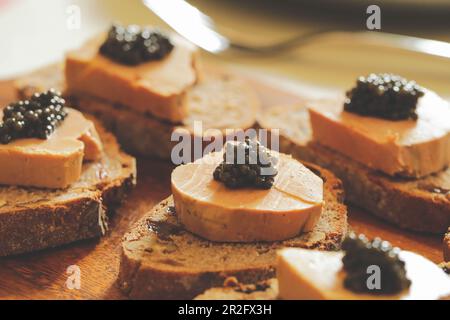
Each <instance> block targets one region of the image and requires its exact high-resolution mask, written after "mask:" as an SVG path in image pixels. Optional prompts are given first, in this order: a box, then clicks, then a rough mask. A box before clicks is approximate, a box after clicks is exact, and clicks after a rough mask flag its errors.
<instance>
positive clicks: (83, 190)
mask: <svg viewBox="0 0 450 320" xmlns="http://www.w3.org/2000/svg"><path fill="white" fill-rule="evenodd" d="M96 128H97V131H98V133H99V135H100V138H101V140H102V143H103V146H104V151H103V155H102V157H101V159H100V160H98V161H95V162H86V163H85V164H83V169H82V174H81V178H80V180H79V181H77V182H76V183H74V184H72V185H71V186H70V187H68V188H66V189H53V190H52V189H38V188H24V187H14V186H1V187H0V256H7V255H12V254H19V253H24V252H31V251H35V250H40V249H44V248H50V247H56V246H60V245H63V244H67V243H70V242H74V241H77V240H82V239H88V238H95V237H99V236H101V235H103V234H104V233H105V232H106V230H107V227H108V223H107V213H108V212H112V210H113V209H114V208H115V207H117V206H118V205H120V202H121V201H122V200H123V199H124V197H125V195H126V194H127V192H128V191H129V190H130V189H131V188H132V186H133V185H134V184H135V178H136V162H135V159H134V158H133V157H131V156H129V155H127V154H125V153H123V152H122V151H121V150H120V148H119V145H118V144H117V141H116V139H115V138H114V136H112V135H111V134H110V133H108V132H106V131H105V129H103V128H102V127H101V126H100V125H99V124H98V123H96Z"/></svg>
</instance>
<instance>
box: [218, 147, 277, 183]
mask: <svg viewBox="0 0 450 320" xmlns="http://www.w3.org/2000/svg"><path fill="white" fill-rule="evenodd" d="M241 158H242V159H241ZM277 160H278V159H277V158H275V157H274V156H272V155H271V154H270V152H269V151H268V150H267V149H266V148H265V147H264V146H262V145H261V144H260V143H259V142H258V141H256V140H251V139H249V138H246V139H245V141H244V142H237V143H227V144H226V145H225V152H224V153H223V162H222V163H220V164H219V165H218V166H217V167H216V169H215V170H214V179H215V180H217V181H221V182H223V183H224V184H225V185H226V186H227V187H228V188H231V189H237V188H244V187H255V188H259V189H270V188H271V187H272V185H273V182H274V177H275V176H276V175H277V173H278V172H277V169H276V168H275V165H276V164H277Z"/></svg>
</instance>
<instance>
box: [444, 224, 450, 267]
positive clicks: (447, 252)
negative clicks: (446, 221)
mask: <svg viewBox="0 0 450 320" xmlns="http://www.w3.org/2000/svg"><path fill="white" fill-rule="evenodd" d="M444 261H449V262H450V227H449V228H448V230H447V233H446V234H445V237H444Z"/></svg>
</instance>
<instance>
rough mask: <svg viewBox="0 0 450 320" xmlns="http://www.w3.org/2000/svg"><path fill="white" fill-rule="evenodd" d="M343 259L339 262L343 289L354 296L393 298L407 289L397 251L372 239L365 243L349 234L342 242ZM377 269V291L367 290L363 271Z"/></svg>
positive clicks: (374, 289)
mask: <svg viewBox="0 0 450 320" xmlns="http://www.w3.org/2000/svg"><path fill="white" fill-rule="evenodd" d="M342 249H343V250H344V251H345V256H344V258H343V259H342V263H343V265H344V270H345V271H346V278H345V279H344V286H345V287H346V288H347V289H349V290H351V291H354V292H358V293H371V294H396V293H399V292H401V291H403V290H405V289H407V288H409V287H410V285H411V281H410V280H409V279H408V278H407V277H406V270H405V262H404V261H402V260H400V258H399V257H398V252H399V249H398V248H393V247H392V245H391V244H390V243H389V242H387V241H383V240H381V239H380V238H375V239H373V240H372V241H369V240H368V239H367V238H366V237H365V236H364V235H356V234H354V233H351V234H350V235H349V236H348V237H347V238H346V239H345V240H344V242H343V244H342ZM371 265H376V266H378V267H379V268H380V272H381V274H380V276H381V278H380V287H379V289H377V288H369V287H368V285H367V279H368V277H369V276H370V274H368V273H367V268H368V267H369V266H371Z"/></svg>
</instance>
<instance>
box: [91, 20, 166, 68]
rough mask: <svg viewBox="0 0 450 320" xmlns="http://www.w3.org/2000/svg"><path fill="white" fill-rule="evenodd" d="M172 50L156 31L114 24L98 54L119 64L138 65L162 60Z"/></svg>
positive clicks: (162, 36) (164, 38)
mask: <svg viewBox="0 0 450 320" xmlns="http://www.w3.org/2000/svg"><path fill="white" fill-rule="evenodd" d="M172 49H173V44H172V43H171V42H170V40H169V39H168V38H167V37H166V36H164V35H163V34H162V33H161V32H159V31H158V30H154V29H150V28H142V29H141V28H140V27H139V26H136V25H130V26H127V27H124V26H121V25H117V24H114V25H113V26H112V27H111V29H110V30H109V32H108V36H107V38H106V40H105V42H104V43H103V44H102V45H101V47H100V53H101V54H102V55H104V56H106V57H108V58H110V59H112V60H114V61H116V62H118V63H121V64H125V65H138V64H140V63H143V62H147V61H151V60H160V59H163V58H164V57H165V56H166V55H168V54H169V53H170V52H171V51H172Z"/></svg>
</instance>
